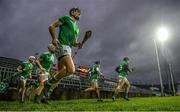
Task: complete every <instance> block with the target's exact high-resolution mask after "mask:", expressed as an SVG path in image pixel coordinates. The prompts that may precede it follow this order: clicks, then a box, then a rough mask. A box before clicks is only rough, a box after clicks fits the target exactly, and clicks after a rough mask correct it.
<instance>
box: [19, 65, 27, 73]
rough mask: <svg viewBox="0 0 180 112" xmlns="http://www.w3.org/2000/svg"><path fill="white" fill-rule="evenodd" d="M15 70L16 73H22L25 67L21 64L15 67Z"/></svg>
mask: <svg viewBox="0 0 180 112" xmlns="http://www.w3.org/2000/svg"><path fill="white" fill-rule="evenodd" d="M17 71H18V73H22V72H23V71H26V68H25V67H24V65H23V64H21V65H19V66H18V67H17Z"/></svg>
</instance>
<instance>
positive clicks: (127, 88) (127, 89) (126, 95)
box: [124, 78, 131, 100]
mask: <svg viewBox="0 0 180 112" xmlns="http://www.w3.org/2000/svg"><path fill="white" fill-rule="evenodd" d="M124 81H125V84H126V92H125V97H124V98H125V99H126V100H129V98H128V93H129V90H130V87H131V85H130V83H129V81H128V80H127V78H125V80H124Z"/></svg>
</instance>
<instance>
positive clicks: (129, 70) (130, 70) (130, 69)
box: [125, 65, 134, 72]
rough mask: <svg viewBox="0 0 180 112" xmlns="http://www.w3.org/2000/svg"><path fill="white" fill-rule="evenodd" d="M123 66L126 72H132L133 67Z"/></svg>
mask: <svg viewBox="0 0 180 112" xmlns="http://www.w3.org/2000/svg"><path fill="white" fill-rule="evenodd" d="M125 68H126V69H127V70H128V72H133V71H134V69H133V68H129V65H125Z"/></svg>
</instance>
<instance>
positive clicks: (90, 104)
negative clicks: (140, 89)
mask: <svg viewBox="0 0 180 112" xmlns="http://www.w3.org/2000/svg"><path fill="white" fill-rule="evenodd" d="M0 110H1V111H2V110H4V111H12V110H23V111H25V110H28V111H34V110H41V111H50V110H54V111H55V110H70V111H72V110H73V111H78V110H79V111H83V110H87V111H97V110H99V111H120V110H127V111H128V110H131V111H136V110H150V111H153V110H156V111H157V110H164V111H178V110H180V96H175V97H144V98H142V97H136V98H130V101H125V100H123V99H121V98H120V99H118V100H116V101H112V100H111V99H104V101H103V102H97V101H96V100H95V99H78V100H63V101H50V104H49V105H46V104H33V103H32V102H25V103H24V104H21V103H19V102H17V101H14V102H10V101H9V102H8V101H0Z"/></svg>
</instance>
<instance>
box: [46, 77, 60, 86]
mask: <svg viewBox="0 0 180 112" xmlns="http://www.w3.org/2000/svg"><path fill="white" fill-rule="evenodd" d="M56 82H58V79H56V77H51V78H50V79H48V84H49V85H51V84H53V83H56Z"/></svg>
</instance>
